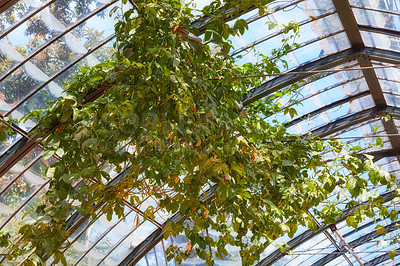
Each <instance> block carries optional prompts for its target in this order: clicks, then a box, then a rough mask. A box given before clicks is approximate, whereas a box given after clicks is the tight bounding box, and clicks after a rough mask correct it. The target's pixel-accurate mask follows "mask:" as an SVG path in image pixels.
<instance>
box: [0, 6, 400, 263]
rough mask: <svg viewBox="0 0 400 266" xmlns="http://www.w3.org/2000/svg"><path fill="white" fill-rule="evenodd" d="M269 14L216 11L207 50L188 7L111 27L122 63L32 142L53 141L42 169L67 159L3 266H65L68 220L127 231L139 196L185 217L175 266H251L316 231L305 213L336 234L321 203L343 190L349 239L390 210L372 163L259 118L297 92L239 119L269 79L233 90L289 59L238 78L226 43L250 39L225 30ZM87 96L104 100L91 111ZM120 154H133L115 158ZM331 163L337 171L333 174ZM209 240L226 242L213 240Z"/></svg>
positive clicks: (84, 87) (81, 87) (63, 106)
mask: <svg viewBox="0 0 400 266" xmlns="http://www.w3.org/2000/svg"><path fill="white" fill-rule="evenodd" d="M125 2H126V1H125ZM267 2H268V1H265V0H259V1H225V2H224V3H222V2H220V1H215V2H213V3H212V4H210V5H209V6H207V7H206V8H204V9H203V10H202V12H203V15H204V16H205V18H206V21H205V22H206V23H207V25H208V26H207V28H206V30H205V34H204V39H203V42H202V41H199V39H198V38H197V37H194V36H196V35H197V34H198V32H197V30H196V28H193V27H191V23H192V22H193V21H194V19H195V17H194V15H193V14H192V13H193V9H192V8H190V7H189V6H188V5H184V4H182V3H181V2H180V1H178V0H161V1H159V0H157V1H137V2H135V5H134V6H133V7H132V9H130V10H127V11H126V12H125V13H124V14H123V15H122V16H121V17H120V20H118V21H117V23H116V25H115V31H116V36H117V41H116V43H115V49H116V52H115V54H114V58H113V59H112V60H110V61H106V62H104V63H101V64H99V65H97V66H95V67H93V68H83V69H82V70H81V71H82V72H81V74H80V75H78V76H77V77H76V78H75V80H74V82H73V83H71V84H69V85H68V87H67V89H66V93H67V96H66V97H64V98H63V99H59V100H58V101H57V102H56V103H55V104H54V106H53V107H52V108H51V109H50V110H48V112H47V113H46V114H45V115H44V116H43V117H41V118H40V122H39V125H40V128H39V129H38V132H39V133H41V134H43V135H48V137H46V138H45V139H44V140H43V141H44V146H45V147H46V148H47V150H46V152H45V154H44V157H45V158H48V157H50V156H52V155H53V154H57V155H59V156H60V157H61V159H60V160H59V161H57V162H56V163H55V164H53V165H52V166H51V167H49V168H48V169H47V176H48V177H49V178H51V182H50V186H49V190H48V192H47V195H46V203H45V204H43V205H40V206H39V207H38V208H37V209H36V210H35V211H36V212H37V214H38V218H37V219H36V220H35V221H34V222H31V223H28V224H24V225H22V226H21V228H20V230H19V232H18V234H19V236H22V239H21V241H20V242H16V243H10V241H9V240H10V237H11V236H10V235H9V234H7V233H2V235H1V237H0V239H1V241H0V245H2V246H9V247H10V249H9V253H8V254H7V258H8V259H9V260H13V259H16V258H18V257H20V256H22V257H24V258H25V259H24V263H25V264H28V265H29V264H41V263H44V259H45V258H48V257H51V256H53V257H54V259H55V262H56V263H58V262H61V263H63V264H67V261H66V260H65V258H64V255H63V253H62V251H63V250H65V249H66V248H67V247H68V246H69V245H70V243H68V242H65V240H66V239H67V237H68V235H69V232H68V231H67V230H66V223H67V218H68V217H69V215H70V214H71V213H72V212H74V211H77V212H79V213H80V214H81V215H88V214H89V215H91V216H92V217H93V218H96V215H95V211H96V208H97V207H99V206H100V208H101V210H102V211H103V213H104V214H105V215H106V216H107V218H108V219H111V218H112V215H117V216H118V217H123V216H124V206H125V200H127V201H129V202H130V204H131V205H134V206H136V205H140V204H141V203H142V201H141V199H142V198H143V197H144V196H151V197H153V198H155V199H157V201H158V204H159V206H158V207H159V208H161V209H163V210H165V211H166V212H167V213H169V214H171V215H172V214H174V213H179V214H180V215H181V216H182V217H183V219H181V220H179V221H176V222H170V223H169V224H168V225H167V226H166V227H165V228H164V234H165V236H166V237H168V236H169V235H172V236H177V235H178V234H182V233H184V234H185V236H186V237H187V239H188V240H189V242H188V243H187V245H186V247H185V248H181V247H178V246H171V247H169V248H168V250H167V251H168V258H169V259H171V258H173V257H175V259H176V261H177V262H178V263H180V262H182V261H183V260H184V259H187V258H189V257H190V256H194V255H197V256H198V257H199V258H201V259H203V260H205V261H206V262H207V264H209V265H212V264H213V263H214V259H215V258H219V259H222V258H223V257H224V256H226V255H227V254H228V251H227V246H228V245H230V246H236V247H239V248H240V256H241V259H242V262H243V264H244V265H250V264H253V263H255V262H256V261H257V260H259V259H260V255H259V254H260V253H261V252H262V251H263V250H265V248H266V247H267V246H268V245H269V244H270V243H271V242H272V241H273V240H274V239H276V238H278V237H279V236H282V235H284V234H288V235H289V236H293V235H294V233H295V232H296V231H297V227H298V226H299V225H302V226H308V227H309V228H311V229H313V230H316V229H317V225H316V224H315V222H314V220H313V218H312V217H311V216H310V211H311V212H313V214H314V215H316V217H318V218H321V219H323V221H325V223H334V222H335V217H338V216H339V215H341V214H342V211H341V210H340V209H339V207H338V206H337V205H335V204H334V202H332V201H329V200H327V197H328V195H329V194H330V193H332V192H333V191H335V190H336V191H338V190H347V191H348V192H349V193H350V195H348V196H349V198H350V199H351V201H350V203H349V204H350V205H349V207H352V208H354V213H353V215H352V216H350V217H351V218H350V219H348V223H349V224H350V225H353V226H357V224H358V223H360V222H361V221H362V219H364V218H365V217H372V216H374V215H375V214H374V213H375V211H374V208H380V209H381V210H384V209H385V208H386V207H385V206H384V205H382V204H380V203H379V195H376V194H374V195H372V194H371V193H370V192H369V190H368V187H367V184H368V183H367V181H366V180H365V179H364V176H365V175H363V174H365V173H367V172H369V177H370V181H371V182H372V183H373V184H382V185H385V186H387V187H388V188H390V189H396V190H398V187H397V185H398V184H397V183H396V180H395V179H394V177H393V176H391V175H389V174H387V173H385V172H383V171H381V170H379V169H378V168H376V167H375V166H374V165H373V164H372V160H371V158H368V157H367V158H365V157H363V158H364V159H360V157H359V156H356V155H353V154H352V153H345V150H346V149H348V148H347V147H346V146H345V145H343V144H341V143H339V142H337V141H333V140H332V141H318V140H315V139H304V138H301V137H299V136H295V135H291V134H289V133H287V132H286V129H285V127H284V126H283V125H281V124H280V123H278V122H276V123H272V124H270V123H267V122H266V121H265V120H263V119H262V118H261V114H265V115H271V114H273V113H275V112H277V111H278V110H280V106H279V105H278V103H276V102H275V99H276V97H280V96H282V94H284V93H290V90H286V91H284V92H279V93H278V94H277V95H275V96H274V97H269V98H268V99H264V100H263V101H258V102H256V103H254V104H252V105H250V106H248V107H246V110H245V112H246V114H245V115H244V113H243V112H242V110H240V105H239V104H238V103H239V102H240V100H241V99H242V98H241V97H242V95H243V94H245V93H246V91H247V90H248V89H249V88H251V87H253V86H257V85H259V84H260V83H261V81H262V80H263V77H254V78H247V79H237V78H235V77H238V76H249V75H260V74H265V73H269V74H274V73H278V72H279V69H278V67H277V65H278V63H279V60H280V59H281V57H282V56H284V55H286V54H287V53H288V52H289V50H290V49H291V47H292V45H293V39H294V37H289V39H287V40H284V41H283V45H282V47H280V48H277V49H276V50H275V51H274V56H275V57H274V58H264V59H262V64H257V65H253V64H250V63H249V64H246V65H244V66H241V67H240V66H237V65H236V64H235V57H234V56H231V55H230V50H231V44H230V43H229V38H230V37H231V36H235V35H240V34H243V33H244V32H245V30H246V29H247V28H248V25H247V23H246V21H245V20H243V19H238V20H236V22H235V23H234V24H233V26H229V25H228V24H227V23H226V20H227V18H229V17H235V16H237V15H238V14H240V13H241V12H242V11H243V10H246V9H247V8H249V7H251V6H253V5H254V6H256V7H257V8H258V9H259V13H260V14H261V15H262V14H264V12H267V11H268V9H267V7H266V4H267ZM221 6H225V8H221ZM227 6H228V7H229V8H226V7H227ZM226 10H229V12H225V11H226ZM297 31H298V27H297V26H296V24H291V25H286V33H292V36H296V34H297ZM206 43H207V44H206ZM289 44H290V45H289ZM211 45H212V46H211ZM291 88H292V89H296V88H297V87H296V85H293V86H292V87H291ZM93 91H99V92H101V93H102V95H101V97H99V98H98V99H96V100H95V101H93V102H87V101H86V98H85V96H86V95H88V94H89V93H91V92H93ZM288 112H289V113H291V114H293V115H294V112H295V111H294V110H289V111H288ZM49 131H50V132H49ZM122 143H125V144H126V143H128V145H127V146H126V147H125V148H124V149H123V150H122V151H120V150H119V148H120V147H121V145H122ZM354 150H356V148H354ZM325 151H331V152H332V153H334V154H335V160H333V161H331V162H330V163H327V162H326V160H325V158H323V156H322V152H325ZM343 154H345V155H343ZM106 167H113V168H114V171H115V172H117V173H124V175H123V178H121V179H119V180H117V181H114V183H113V185H112V186H110V185H107V184H108V182H110V181H111V180H112V177H111V176H110V175H109V173H108V172H107V171H106ZM343 169H344V170H343ZM77 183H79V185H76V184H77ZM207 190H209V191H211V192H210V193H209V194H208V196H209V197H208V198H207V199H205V197H204V195H205V194H204V191H207ZM360 203H362V205H360ZM317 207H318V208H317ZM321 208H322V211H321ZM386 210H387V209H386ZM155 212H156V210H155V209H154V207H151V206H150V207H148V208H147V209H146V210H145V212H144V219H154V218H155ZM391 218H392V216H391ZM393 219H397V214H396V215H393ZM139 223H140V221H139ZM209 230H213V232H216V233H217V235H218V237H217V238H212V237H210V235H209ZM44 251H45V252H44ZM43 254H45V256H43Z"/></svg>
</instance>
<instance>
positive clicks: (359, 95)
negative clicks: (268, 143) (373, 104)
mask: <svg viewBox="0 0 400 266" xmlns="http://www.w3.org/2000/svg"><path fill="white" fill-rule="evenodd" d="M370 94H371V93H370V92H369V91H368V90H367V91H363V92H360V93H357V94H354V95H352V96H349V97H346V98H343V99H341V100H339V101H336V102H333V103H331V104H328V105H325V106H324V107H321V108H318V109H316V110H314V111H312V112H309V113H306V114H304V115H302V116H300V117H298V118H296V119H293V120H291V121H290V122H288V123H286V124H285V127H286V128H288V127H291V126H294V125H296V124H298V123H300V122H302V121H304V120H307V119H309V118H312V117H313V116H316V115H318V114H321V113H323V112H325V111H328V110H330V109H332V108H335V107H338V106H341V105H343V104H346V103H348V102H351V101H354V100H357V99H360V98H362V97H365V96H368V95H370Z"/></svg>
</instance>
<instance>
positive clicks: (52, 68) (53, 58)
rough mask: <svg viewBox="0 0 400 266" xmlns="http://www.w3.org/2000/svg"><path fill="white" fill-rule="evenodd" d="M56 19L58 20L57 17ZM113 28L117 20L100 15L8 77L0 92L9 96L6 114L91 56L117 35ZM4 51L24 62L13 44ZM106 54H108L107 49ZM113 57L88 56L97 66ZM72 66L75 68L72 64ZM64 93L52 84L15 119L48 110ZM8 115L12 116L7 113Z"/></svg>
mask: <svg viewBox="0 0 400 266" xmlns="http://www.w3.org/2000/svg"><path fill="white" fill-rule="evenodd" d="M107 5H108V4H107ZM112 7H113V6H110V7H108V8H107V9H106V10H105V12H107V14H108V12H109V11H110V10H111V8H112ZM53 19H55V18H54V17H53ZM113 24H114V21H113V18H112V17H109V16H108V15H104V14H103V15H101V14H98V15H96V16H93V17H92V18H90V19H89V20H87V21H86V22H85V23H84V24H82V25H80V26H79V27H78V28H76V29H75V30H74V31H73V32H71V33H68V34H67V35H65V37H63V38H61V39H60V40H57V41H56V42H55V43H53V44H52V45H50V46H49V47H47V48H46V49H44V51H43V52H41V53H39V54H38V55H36V56H34V57H33V58H32V59H31V60H30V61H28V62H26V63H25V64H23V66H22V68H18V69H17V71H14V72H13V74H11V75H10V76H8V77H6V79H5V80H3V81H2V82H1V83H0V92H1V93H2V94H4V95H7V99H5V102H6V103H8V105H6V106H5V108H4V109H5V111H10V110H13V106H15V105H17V104H21V100H23V101H26V100H27V99H26V97H27V95H28V94H30V93H31V92H32V91H34V89H35V90H38V89H40V86H41V84H44V82H47V81H48V80H49V79H50V78H51V76H52V75H54V74H55V73H57V72H58V71H59V70H60V69H61V68H63V67H64V68H65V67H69V66H70V65H72V63H73V60H76V58H77V57H78V55H81V54H86V53H88V49H91V48H92V47H94V46H96V45H98V44H99V43H100V42H101V41H102V40H104V39H106V38H107V37H108V36H110V35H111V34H112V33H113ZM63 29H64V30H66V29H67V28H65V27H64V28H63ZM33 41H35V40H33ZM1 47H3V49H2V50H3V51H7V52H8V55H11V56H12V57H14V58H16V59H17V60H18V62H23V61H24V59H23V57H22V55H19V53H18V51H17V49H16V48H14V47H13V46H12V45H11V44H10V43H7V44H4V45H3V46H0V49H1ZM4 47H6V48H4ZM106 47H108V48H111V45H110V44H108V45H107V46H106ZM5 49H7V50H5ZM102 51H103V52H104V51H105V49H103V50H102ZM110 54H111V53H110V52H108V53H105V54H104V55H102V56H101V57H100V58H96V57H95V56H94V55H92V54H88V55H87V56H85V61H86V65H88V66H93V65H95V64H97V63H99V62H101V61H102V60H104V59H105V58H106V57H107V56H109V55H110ZM97 55H98V53H97ZM69 62H71V64H69ZM75 63H76V62H75ZM57 81H58V80H57ZM60 81H62V80H60ZM22 83H24V86H23V89H21V85H20V84H22ZM42 87H43V86H42ZM62 90H63V88H62V85H61V82H60V83H56V82H51V83H50V84H49V85H47V86H46V88H45V89H44V90H43V91H42V92H40V93H39V94H37V95H35V96H36V97H37V99H36V100H33V102H32V101H31V102H30V103H24V104H23V105H22V106H21V107H20V108H18V110H16V111H14V112H15V113H14V112H13V113H12V115H11V116H12V117H14V118H18V117H21V115H22V114H27V113H29V111H30V110H33V109H40V108H46V103H47V102H48V101H49V100H54V99H55V98H57V97H59V96H60V95H61V93H62ZM7 115H9V114H8V113H7ZM32 126H33V125H25V128H26V129H27V130H28V129H30V128H31V127H32Z"/></svg>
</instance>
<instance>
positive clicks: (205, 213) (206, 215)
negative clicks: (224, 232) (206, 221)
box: [204, 209, 209, 218]
mask: <svg viewBox="0 0 400 266" xmlns="http://www.w3.org/2000/svg"><path fill="white" fill-rule="evenodd" d="M208 213H209V212H208V210H207V209H206V211H205V212H204V216H205V217H206V218H207V217H208Z"/></svg>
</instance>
